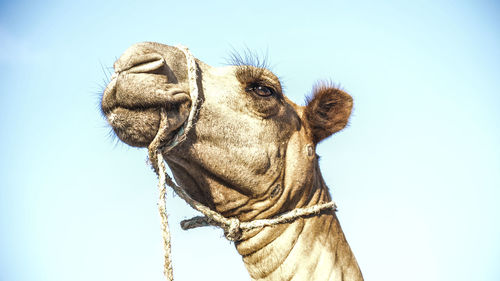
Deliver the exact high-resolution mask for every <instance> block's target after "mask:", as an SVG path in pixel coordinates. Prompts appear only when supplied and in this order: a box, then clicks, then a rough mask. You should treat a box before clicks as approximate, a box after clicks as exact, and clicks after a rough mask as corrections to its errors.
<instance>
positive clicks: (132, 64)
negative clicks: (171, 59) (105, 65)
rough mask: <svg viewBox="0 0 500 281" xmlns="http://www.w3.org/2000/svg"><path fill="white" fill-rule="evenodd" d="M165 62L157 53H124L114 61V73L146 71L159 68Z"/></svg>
mask: <svg viewBox="0 0 500 281" xmlns="http://www.w3.org/2000/svg"><path fill="white" fill-rule="evenodd" d="M165 64H166V62H165V59H164V58H163V57H162V56H161V55H160V54H157V53H149V54H140V55H138V54H135V53H134V52H131V54H129V53H125V54H124V55H123V56H121V57H120V58H119V59H118V60H117V61H116V63H115V66H114V67H115V73H120V72H124V71H126V72H129V73H148V72H153V71H155V70H157V69H160V68H161V67H163V66H164V65H165Z"/></svg>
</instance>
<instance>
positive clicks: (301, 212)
mask: <svg viewBox="0 0 500 281" xmlns="http://www.w3.org/2000/svg"><path fill="white" fill-rule="evenodd" d="M177 48H178V49H179V50H181V51H182V52H183V53H184V55H185V56H186V62H187V70H188V81H189V90H190V96H191V102H192V104H191V110H190V112H189V116H188V119H187V121H186V122H185V123H184V124H183V125H182V126H181V128H179V129H178V131H177V133H176V135H175V136H174V137H173V139H172V140H171V141H169V142H168V143H166V144H164V143H162V142H163V140H162V136H164V135H165V134H164V133H165V132H166V131H167V129H168V128H167V124H168V122H167V113H166V112H165V109H163V108H161V109H160V117H161V120H160V126H159V129H158V132H157V134H156V136H155V138H154V139H153V141H152V142H151V144H150V145H149V147H148V154H149V160H150V161H151V165H152V166H153V169H154V170H155V172H156V174H157V175H158V180H159V181H158V190H159V193H160V196H159V198H158V211H159V212H160V217H161V223H162V236H163V248H164V257H165V264H164V274H165V277H166V278H167V280H168V281H172V280H173V279H174V277H173V269H172V259H171V245H170V230H169V226H168V218H167V213H166V185H168V186H170V187H171V188H172V189H173V190H174V191H175V193H176V194H177V195H178V196H179V197H181V198H182V199H183V200H184V201H186V202H187V203H188V204H189V205H190V206H191V207H192V208H193V209H196V210H197V211H199V212H200V213H202V214H203V215H204V216H197V217H194V218H191V219H188V220H184V221H182V222H181V227H182V229H184V230H187V229H191V228H196V227H201V226H209V225H212V226H218V227H220V228H222V229H223V230H224V234H225V236H226V238H227V239H228V240H230V241H233V242H234V241H238V240H239V239H240V237H241V235H242V233H243V231H245V230H250V229H254V228H261V227H265V226H272V225H276V224H281V223H289V222H292V221H294V220H296V219H297V218H300V217H306V216H310V215H317V214H319V213H320V212H321V211H323V210H326V209H332V210H334V211H336V210H337V206H336V205H335V203H334V202H333V201H331V202H328V203H324V204H318V205H313V206H310V207H307V208H297V209H294V210H292V211H289V212H287V213H285V214H283V215H281V216H279V217H276V218H272V219H260V220H253V221H249V222H241V221H240V220H239V219H238V218H235V217H233V218H226V217H224V216H222V215H221V214H220V213H218V212H215V211H213V210H212V209H210V208H209V207H207V206H205V205H203V204H201V203H200V202H198V201H196V200H194V199H193V198H191V196H189V194H187V193H186V192H185V190H184V189H183V188H181V187H179V186H178V185H177V184H175V183H174V181H173V180H172V178H171V177H170V176H169V175H168V174H167V172H166V167H165V161H164V158H163V154H166V153H167V152H169V151H170V150H172V148H174V147H175V146H177V145H178V144H179V143H181V142H183V141H184V140H185V139H186V136H187V134H188V132H189V131H190V129H191V128H192V126H193V122H194V121H193V120H194V119H195V118H196V115H197V113H198V111H199V105H200V100H199V97H198V85H197V70H198V67H197V64H196V60H195V58H194V56H193V55H192V54H191V53H190V52H189V49H188V48H186V47H184V46H177Z"/></svg>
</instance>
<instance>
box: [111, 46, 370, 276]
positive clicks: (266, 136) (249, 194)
mask: <svg viewBox="0 0 500 281" xmlns="http://www.w3.org/2000/svg"><path fill="white" fill-rule="evenodd" d="M196 64H197V73H198V79H197V81H196V82H197V86H198V88H199V95H200V101H201V102H200V105H199V108H198V109H197V115H196V119H195V121H194V122H193V127H192V129H191V130H190V131H189V132H187V133H186V138H185V140H184V141H183V142H181V143H179V144H178V145H177V146H175V147H173V148H172V149H171V150H170V151H169V152H168V153H165V154H164V155H163V157H164V158H165V161H166V163H167V165H168V166H169V168H170V170H171V171H172V174H173V176H174V178H175V181H176V182H177V183H178V184H179V185H180V186H182V188H184V190H185V192H186V193H187V194H189V195H190V196H191V197H192V198H193V199H195V200H197V201H198V202H200V203H202V204H204V205H205V206H208V207H209V208H210V209H212V210H214V211H216V212H218V213H220V214H221V215H222V216H224V217H227V218H238V219H239V220H240V221H242V222H249V221H253V220H258V219H266V218H273V217H276V216H278V215H280V214H283V213H286V212H288V211H291V210H294V209H296V208H303V207H308V206H314V205H317V204H320V203H325V202H330V201H332V199H331V195H330V193H329V190H328V187H327V185H326V184H325V182H324V180H323V177H322V175H321V172H320V169H319V164H318V156H317V154H316V152H315V151H316V146H317V145H318V143H320V142H321V141H322V140H324V139H325V138H327V137H329V136H331V135H332V134H334V133H336V132H338V131H340V130H342V129H343V128H344V127H345V126H346V125H347V123H348V119H349V116H350V114H351V109H352V106H353V101H352V98H351V96H350V95H349V94H347V93H346V92H344V91H343V90H341V89H338V88H337V87H335V86H334V85H332V84H331V83H320V84H317V85H316V86H315V87H314V88H313V93H312V95H311V96H310V97H309V98H308V99H307V104H306V105H305V106H299V105H297V104H295V103H293V102H292V101H291V100H289V99H288V98H287V97H286V96H285V95H284V94H283V90H282V86H281V84H280V81H279V79H278V78H277V77H276V75H274V74H273V73H272V72H271V71H270V70H268V69H266V68H265V67H261V66H252V65H246V64H244V63H236V64H235V65H230V66H224V67H211V66H209V65H207V64H205V63H204V62H202V61H200V60H196ZM114 69H115V74H114V75H113V77H112V79H111V82H110V83H109V84H108V86H107V87H106V89H105V91H104V94H103V96H102V100H101V109H102V112H103V114H104V116H105V118H106V119H107V121H108V123H109V124H110V125H111V127H112V129H113V131H114V132H115V134H116V135H117V137H118V138H119V139H120V140H121V141H123V142H124V143H126V144H128V145H131V146H134V147H148V145H149V144H150V143H151V142H152V141H153V139H154V138H155V136H156V135H157V133H158V132H159V126H160V122H161V118H162V117H161V116H162V115H161V112H165V113H166V116H167V117H166V122H167V123H166V124H167V130H166V131H165V133H164V135H163V140H168V139H169V138H172V136H173V135H175V134H177V132H178V130H179V129H180V128H181V127H182V126H183V124H184V123H185V122H186V120H187V119H188V116H189V113H190V110H191V105H192V102H193V101H192V100H191V98H190V93H189V91H190V87H189V83H188V71H187V61H186V57H185V55H184V54H183V52H182V51H181V50H179V48H177V47H173V46H168V45H163V44H159V43H152V42H146V43H138V44H134V45H132V46H131V47H130V48H129V49H127V50H126V51H125V53H124V54H123V55H122V56H121V57H120V58H119V59H118V60H117V61H116V62H115V64H114ZM234 245H235V247H236V250H237V251H238V253H239V254H240V255H241V257H242V259H243V262H244V264H245V266H246V268H247V270H248V273H249V275H250V277H251V278H252V280H318V281H319V280H350V281H359V280H363V277H362V274H361V271H360V269H359V266H358V264H357V261H356V259H355V257H354V254H353V253H352V251H351V248H350V246H349V244H348V243H347V241H346V238H345V236H344V233H343V231H342V229H341V226H340V224H339V221H338V219H337V216H336V214H335V211H334V210H332V209H329V210H322V211H321V212H319V213H318V214H314V215H310V216H306V217H300V218H297V219H295V220H293V221H290V222H287V223H282V224H278V225H273V226H265V227H260V228H256V229H250V230H245V231H242V232H241V234H240V236H239V237H238V238H237V239H236V240H235V242H234Z"/></svg>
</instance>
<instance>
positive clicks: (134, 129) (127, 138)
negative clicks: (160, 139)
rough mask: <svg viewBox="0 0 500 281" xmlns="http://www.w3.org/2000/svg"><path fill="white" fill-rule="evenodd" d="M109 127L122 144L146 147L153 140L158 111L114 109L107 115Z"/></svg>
mask: <svg viewBox="0 0 500 281" xmlns="http://www.w3.org/2000/svg"><path fill="white" fill-rule="evenodd" d="M107 120H108V123H109V125H111V127H112V128H113V131H114V132H115V134H116V136H117V137H118V138H119V139H120V140H121V141H123V142H124V143H126V144H128V145H130V146H135V147H147V146H148V145H149V144H150V143H151V142H152V141H153V139H154V137H155V135H156V133H157V131H158V127H159V124H160V113H159V110H158V109H153V108H150V109H145V110H131V109H126V108H120V107H118V108H115V109H113V110H112V111H111V112H110V113H109V114H107Z"/></svg>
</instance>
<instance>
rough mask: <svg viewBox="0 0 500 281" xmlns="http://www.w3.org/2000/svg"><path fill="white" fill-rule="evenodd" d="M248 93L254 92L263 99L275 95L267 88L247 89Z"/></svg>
mask: <svg viewBox="0 0 500 281" xmlns="http://www.w3.org/2000/svg"><path fill="white" fill-rule="evenodd" d="M246 91H247V92H253V93H255V94H257V95H259V96H261V97H268V96H270V95H272V94H273V93H274V90H273V89H271V88H269V87H266V86H260V85H257V86H251V87H248V88H246Z"/></svg>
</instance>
